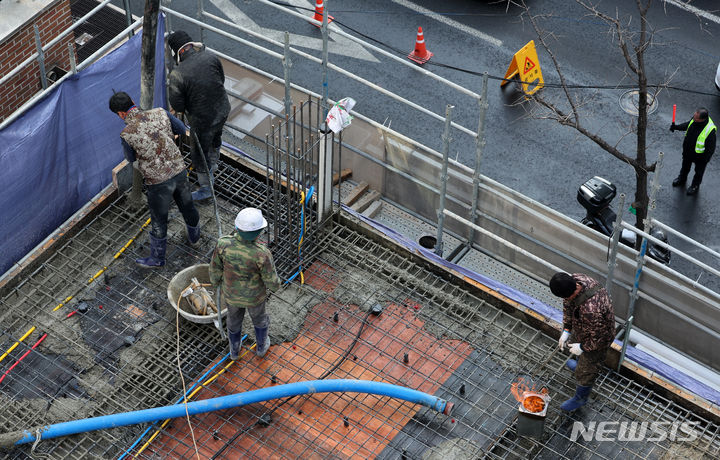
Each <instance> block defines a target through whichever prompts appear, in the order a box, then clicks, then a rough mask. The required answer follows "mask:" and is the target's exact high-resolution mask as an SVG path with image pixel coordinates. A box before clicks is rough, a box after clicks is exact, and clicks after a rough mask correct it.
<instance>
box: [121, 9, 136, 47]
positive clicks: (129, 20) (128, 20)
mask: <svg viewBox="0 0 720 460" xmlns="http://www.w3.org/2000/svg"><path fill="white" fill-rule="evenodd" d="M123 7H124V8H125V24H126V25H127V27H130V26H131V25H132V23H133V20H132V11H130V0H123ZM133 35H135V32H133V31H132V30H130V31H129V32H128V40H130V39H131V38H132V37H133Z"/></svg>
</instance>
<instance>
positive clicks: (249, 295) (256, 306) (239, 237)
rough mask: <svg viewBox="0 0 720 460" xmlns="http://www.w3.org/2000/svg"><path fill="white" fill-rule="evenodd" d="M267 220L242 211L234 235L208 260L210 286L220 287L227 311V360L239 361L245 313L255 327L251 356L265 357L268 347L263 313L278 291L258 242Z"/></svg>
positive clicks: (251, 210)
mask: <svg viewBox="0 0 720 460" xmlns="http://www.w3.org/2000/svg"><path fill="white" fill-rule="evenodd" d="M265 227H267V220H265V218H264V217H263V215H262V211H260V210H259V209H257V208H245V209H243V210H242V211H240V212H239V213H238V215H237V217H236V218H235V232H234V233H233V234H232V235H227V236H223V237H221V238H220V239H219V240H218V242H217V246H216V247H215V252H213V255H212V259H211V260H210V268H209V272H210V283H212V285H213V286H220V287H221V288H222V291H221V292H222V294H221V300H220V303H221V305H222V307H221V309H224V308H227V311H228V314H227V330H228V339H229V342H230V359H232V360H233V361H236V360H237V359H238V358H239V352H240V346H241V345H242V323H243V318H244V317H245V310H247V311H248V313H250V319H252V323H253V326H254V327H255V342H256V343H257V349H256V350H255V354H257V356H259V357H261V358H262V357H263V356H265V353H266V352H267V351H268V348H270V338H269V337H268V327H269V326H270V318H269V317H268V315H267V313H266V312H265V300H266V299H267V295H268V291H277V290H278V289H279V288H280V278H278V275H277V272H276V271H275V265H274V264H273V258H272V254H270V250H269V249H268V248H267V246H265V244H263V243H261V242H260V241H258V237H259V236H260V233H262V231H263V229H264V228H265Z"/></svg>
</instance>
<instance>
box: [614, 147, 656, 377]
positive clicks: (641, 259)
mask: <svg viewBox="0 0 720 460" xmlns="http://www.w3.org/2000/svg"><path fill="white" fill-rule="evenodd" d="M662 161H663V153H662V152H660V153H659V154H658V161H657V163H656V165H655V174H654V175H653V183H652V186H651V187H650V200H649V203H650V205H649V206H648V210H647V215H646V217H645V223H646V225H647V223H648V222H651V219H652V211H653V210H654V209H655V196H656V195H657V192H658V190H659V189H660V174H659V172H660V169H662ZM648 230H650V229H649V228H648ZM647 245H648V239H647V238H646V237H644V236H643V237H642V243H641V245H640V252H638V255H637V265H636V269H635V281H634V283H633V287H632V290H631V291H630V305H628V319H627V321H626V323H625V337H624V338H623V344H622V350H621V351H620V359H619V360H618V367H617V369H618V371H620V368H621V366H622V363H623V361H624V360H625V351H626V349H627V346H628V342H629V341H630V331H631V330H632V319H633V317H634V316H635V302H636V300H637V298H638V290H639V288H640V276H641V275H642V271H643V266H644V265H645V253H646V251H647Z"/></svg>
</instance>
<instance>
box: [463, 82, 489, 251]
mask: <svg viewBox="0 0 720 460" xmlns="http://www.w3.org/2000/svg"><path fill="white" fill-rule="evenodd" d="M487 86H488V73H487V72H484V73H483V82H482V96H481V98H480V99H479V100H478V105H479V106H480V119H479V121H478V132H477V138H476V139H475V169H474V170H473V194H472V204H471V205H470V222H472V223H476V222H477V207H478V201H479V199H480V164H481V160H482V154H483V150H484V149H485V115H486V114H487V109H488V102H487ZM474 238H475V230H473V229H472V227H471V228H470V232H469V234H468V244H470V243H472V240H473V239H474Z"/></svg>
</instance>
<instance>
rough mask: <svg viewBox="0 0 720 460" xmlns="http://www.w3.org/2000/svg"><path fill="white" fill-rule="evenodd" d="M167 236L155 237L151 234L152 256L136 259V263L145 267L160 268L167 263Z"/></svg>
mask: <svg viewBox="0 0 720 460" xmlns="http://www.w3.org/2000/svg"><path fill="white" fill-rule="evenodd" d="M166 249H167V238H155V237H154V236H152V235H150V257H143V258H142V259H135V263H136V264H138V265H140V266H141V267H145V268H158V267H162V266H164V265H165V250H166Z"/></svg>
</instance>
